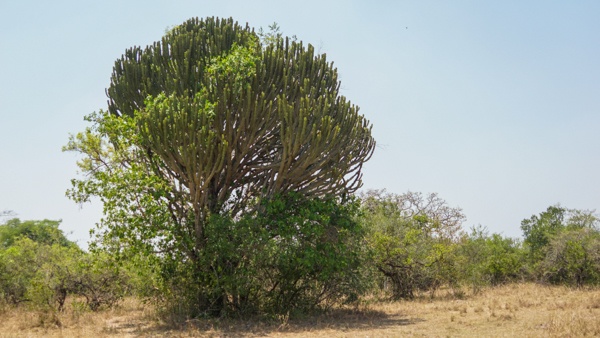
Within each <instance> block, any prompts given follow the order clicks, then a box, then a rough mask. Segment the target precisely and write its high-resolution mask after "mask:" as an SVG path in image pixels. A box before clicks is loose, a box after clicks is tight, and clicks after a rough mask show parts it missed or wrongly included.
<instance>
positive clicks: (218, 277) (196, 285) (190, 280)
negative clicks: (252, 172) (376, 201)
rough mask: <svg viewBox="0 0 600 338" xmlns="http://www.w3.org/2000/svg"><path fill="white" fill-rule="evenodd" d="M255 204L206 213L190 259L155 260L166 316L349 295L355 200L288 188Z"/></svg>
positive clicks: (354, 268) (292, 307)
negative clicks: (202, 237) (233, 211)
mask: <svg viewBox="0 0 600 338" xmlns="http://www.w3.org/2000/svg"><path fill="white" fill-rule="evenodd" d="M260 209H261V210H262V211H261V212H255V213H253V214H249V215H245V216H244V217H243V218H242V219H239V220H234V219H232V218H231V217H224V216H214V217H213V218H211V220H210V221H209V222H208V223H207V224H208V226H207V227H206V231H207V234H208V240H207V242H206V243H205V250H203V251H202V256H201V257H199V258H198V259H197V261H181V260H179V261H178V260H170V259H169V260H163V261H162V262H161V264H162V269H161V272H160V274H161V277H162V283H160V284H158V285H156V287H157V292H158V293H159V294H160V295H161V296H162V297H164V298H163V299H164V301H165V302H166V306H167V309H168V311H169V312H170V314H175V315H182V316H190V315H192V316H199V315H216V314H221V315H223V314H227V313H231V312H237V313H242V314H257V313H263V314H264V313H267V314H274V313H287V312H289V311H292V312H304V311H311V310H314V309H317V308H324V307H325V308H326V307H328V306H330V305H332V304H340V303H343V302H348V301H353V300H356V299H357V297H358V294H359V293H360V291H361V289H362V285H363V284H362V283H363V279H361V273H360V267H361V265H362V259H363V257H364V256H363V255H362V252H361V251H362V250H363V249H364V245H363V243H362V228H361V227H360V225H359V223H357V222H356V221H355V217H354V216H355V214H356V212H357V205H356V203H353V202H348V203H339V202H336V201H335V200H333V199H316V198H315V199H307V198H305V197H303V196H301V195H299V194H289V195H286V196H277V197H276V198H274V199H273V200H269V201H262V202H261V205H260ZM199 303H200V305H202V306H198V304H199Z"/></svg>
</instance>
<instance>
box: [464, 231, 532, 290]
mask: <svg viewBox="0 0 600 338" xmlns="http://www.w3.org/2000/svg"><path fill="white" fill-rule="evenodd" d="M457 251H458V255H459V256H460V261H461V264H460V274H461V279H462V280H463V281H465V282H467V283H469V284H470V285H471V286H472V287H473V290H474V291H475V292H477V291H478V290H479V289H480V287H482V286H486V285H499V284H502V283H506V282H510V281H515V280H518V279H523V278H527V275H526V271H525V259H524V258H525V255H524V251H523V249H522V243H521V242H519V241H517V240H515V239H512V238H505V237H502V236H501V235H499V234H492V235H490V234H488V232H487V229H486V228H484V227H481V226H479V227H474V228H473V229H472V231H471V233H470V234H469V235H468V236H464V237H463V238H462V240H461V242H460V245H459V248H458V250H457Z"/></svg>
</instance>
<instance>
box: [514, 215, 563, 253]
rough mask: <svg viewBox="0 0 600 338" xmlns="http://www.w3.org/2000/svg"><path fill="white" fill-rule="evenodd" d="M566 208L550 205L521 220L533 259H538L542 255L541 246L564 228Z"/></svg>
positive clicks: (526, 242) (544, 245)
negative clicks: (537, 213) (540, 211)
mask: <svg viewBox="0 0 600 338" xmlns="http://www.w3.org/2000/svg"><path fill="white" fill-rule="evenodd" d="M566 213H567V209H565V208H562V207H560V206H550V207H548V209H547V210H546V211H544V212H542V213H540V214H539V216H538V215H533V216H531V218H529V219H524V220H523V221H522V222H521V230H523V235H524V237H525V244H527V245H528V247H529V250H530V256H531V258H532V259H533V260H539V259H541V257H542V256H543V254H544V253H543V248H544V247H546V246H547V245H548V243H549V242H550V239H551V237H552V236H553V235H555V234H557V233H559V232H560V231H561V230H563V228H564V226H565V225H564V222H565V216H566Z"/></svg>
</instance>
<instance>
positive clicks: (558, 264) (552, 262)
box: [539, 228, 600, 287]
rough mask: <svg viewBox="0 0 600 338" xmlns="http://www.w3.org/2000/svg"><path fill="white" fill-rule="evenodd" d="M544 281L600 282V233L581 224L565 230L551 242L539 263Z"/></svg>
mask: <svg viewBox="0 0 600 338" xmlns="http://www.w3.org/2000/svg"><path fill="white" fill-rule="evenodd" d="M539 273H540V276H541V279H542V280H543V281H547V282H550V283H554V284H566V285H570V286H577V287H581V286H583V285H586V284H591V285H596V284H599V283H600V233H599V232H598V231H597V230H595V229H590V228H581V229H572V230H568V231H564V232H562V233H560V234H559V235H557V236H555V237H554V238H553V239H552V240H551V241H550V243H549V245H548V248H547V250H546V256H545V257H544V259H543V261H542V262H541V264H540V265H539Z"/></svg>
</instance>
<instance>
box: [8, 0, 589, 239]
mask: <svg viewBox="0 0 600 338" xmlns="http://www.w3.org/2000/svg"><path fill="white" fill-rule="evenodd" d="M196 16H197V17H206V16H224V17H229V16H231V17H233V18H234V19H235V20H237V21H239V22H241V23H246V22H248V23H249V24H250V25H251V26H253V27H256V28H258V27H265V28H266V27H267V26H268V25H269V24H271V23H273V22H277V23H278V24H279V25H280V26H281V27H282V30H283V31H284V33H285V34H287V35H297V36H298V38H299V39H301V40H303V41H305V42H308V43H312V44H313V45H315V46H316V47H317V49H319V50H320V51H321V52H325V53H327V56H328V58H329V59H330V60H332V61H334V62H335V65H336V66H337V67H338V70H339V73H340V74H341V81H342V88H343V94H344V95H346V96H347V97H348V98H349V99H350V100H352V102H354V103H356V104H357V105H359V106H360V107H361V112H362V113H363V114H364V115H365V116H366V117H367V118H368V119H370V120H371V121H372V122H373V125H374V127H373V132H374V136H375V138H376V140H377V142H378V148H377V150H376V152H375V155H374V157H373V158H372V160H371V161H370V162H369V163H368V164H367V165H366V167H365V169H364V184H365V188H386V189H387V190H388V191H390V192H396V193H403V192H406V191H407V190H411V191H420V192H424V193H427V192H438V193H439V194H440V196H441V197H442V198H444V199H445V200H447V201H448V203H450V204H451V205H453V206H460V207H462V208H463V210H464V212H465V214H466V215H467V219H468V220H467V222H466V224H465V226H466V227H470V226H471V225H476V224H482V225H485V226H487V227H488V228H490V230H492V231H494V232H501V233H503V234H504V235H508V236H520V235H521V232H520V229H519V226H520V221H521V220H522V219H523V218H527V217H529V216H531V215H532V214H534V213H539V212H540V211H542V210H544V209H545V208H546V207H548V206H549V205H552V204H556V203H561V204H562V205H563V206H565V207H570V208H578V209H595V208H600V170H599V169H600V133H599V130H598V128H599V127H600V61H599V60H600V2H598V1H547V0H546V1H410V2H409V1H294V2H286V1H226V0H223V1H212V2H210V1H180V0H174V1H81V0H80V1H60V0H57V1H41V0H40V1H27V0H19V1H17V0H13V1H11V0H2V1H1V2H0V43H1V45H0V145H1V146H0V161H1V165H0V191H1V193H0V210H4V209H11V210H14V211H15V212H16V213H17V214H18V216H19V217H20V218H22V219H42V218H49V219H63V225H62V227H63V229H65V230H66V231H68V232H72V234H71V235H70V236H71V238H72V239H74V240H78V241H79V243H80V244H82V245H84V244H85V242H86V241H87V239H88V235H87V233H88V230H89V229H90V228H91V227H92V226H93V225H94V223H95V222H97V221H98V219H99V217H100V210H101V206H100V205H98V204H97V203H96V204H92V205H84V206H83V209H80V208H79V206H78V205H76V204H74V203H73V202H71V201H69V200H68V199H67V198H66V197H64V196H65V194H64V193H65V190H66V189H67V188H68V187H69V186H70V183H69V180H70V179H71V178H73V177H74V176H75V175H76V166H75V160H76V157H75V155H74V154H65V153H61V150H60V149H61V146H62V145H64V144H65V143H66V142H67V138H68V135H69V133H75V132H77V131H80V130H82V129H83V128H84V127H85V125H86V124H85V122H84V121H83V116H84V115H87V114H89V113H91V112H93V111H95V110H98V109H102V108H105V106H106V96H105V94H104V89H105V88H106V87H107V85H108V84H109V78H110V74H111V69H112V65H113V62H114V61H115V60H116V59H117V58H118V57H119V56H120V55H121V54H122V53H123V52H124V51H125V49H126V48H128V47H131V46H133V45H142V46H145V45H147V44H149V43H152V42H153V41H155V40H157V39H159V38H160V37H161V36H162V34H163V33H164V31H165V29H166V28H167V27H169V26H172V25H176V24H179V23H181V22H183V21H185V20H186V19H188V18H191V17H196Z"/></svg>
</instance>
